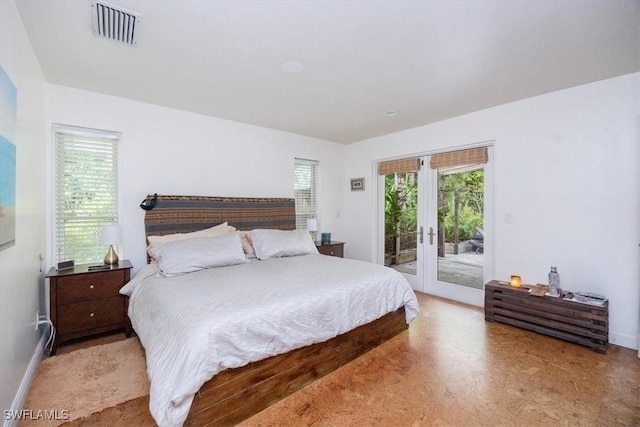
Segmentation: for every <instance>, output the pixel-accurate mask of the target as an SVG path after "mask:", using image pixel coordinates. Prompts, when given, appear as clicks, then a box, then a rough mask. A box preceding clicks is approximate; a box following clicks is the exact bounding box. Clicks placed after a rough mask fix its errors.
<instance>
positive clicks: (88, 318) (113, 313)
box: [56, 296, 124, 335]
mask: <svg viewBox="0 0 640 427" xmlns="http://www.w3.org/2000/svg"><path fill="white" fill-rule="evenodd" d="M123 319H124V299H123V297H119V296H118V297H114V298H107V299H103V300H100V301H89V302H82V303H78V304H71V305H65V306H63V307H60V308H59V311H58V323H57V325H56V327H57V328H58V333H59V334H61V335H64V334H69V333H72V332H78V331H85V330H89V329H95V328H99V327H101V326H106V325H111V324H116V323H122V322H123Z"/></svg>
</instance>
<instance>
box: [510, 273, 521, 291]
mask: <svg viewBox="0 0 640 427" xmlns="http://www.w3.org/2000/svg"><path fill="white" fill-rule="evenodd" d="M509 284H511V286H512V287H514V288H519V287H520V286H522V279H520V276H511V281H510V282H509Z"/></svg>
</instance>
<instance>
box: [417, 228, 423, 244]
mask: <svg viewBox="0 0 640 427" xmlns="http://www.w3.org/2000/svg"><path fill="white" fill-rule="evenodd" d="M418 235H419V236H420V243H422V242H423V241H424V230H423V228H422V226H420V231H418Z"/></svg>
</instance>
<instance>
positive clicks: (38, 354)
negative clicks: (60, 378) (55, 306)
mask: <svg viewBox="0 0 640 427" xmlns="http://www.w3.org/2000/svg"><path fill="white" fill-rule="evenodd" d="M49 330H50V326H49V325H46V326H45V327H44V328H43V330H42V333H41V334H40V340H39V341H38V345H37V346H36V351H35V352H34V353H33V356H32V357H31V361H30V362H29V366H28V367H27V371H26V372H25V373H24V377H22V381H21V382H20V387H19V388H18V392H17V393H16V396H15V397H14V399H13V403H12V404H11V408H10V409H9V411H11V412H10V414H18V413H19V411H20V410H21V409H23V405H24V402H25V401H26V400H27V396H28V395H29V388H31V383H32V382H33V379H34V378H35V376H36V372H38V366H40V362H41V361H42V357H43V356H44V347H45V345H47V341H48V339H49V332H50V331H49ZM3 418H4V419H5V420H4V424H2V426H3V427H13V426H15V425H17V422H18V419H17V418H15V417H8V418H10V419H6V418H7V414H6V413H5V414H3Z"/></svg>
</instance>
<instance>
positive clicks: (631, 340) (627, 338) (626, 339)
mask: <svg viewBox="0 0 640 427" xmlns="http://www.w3.org/2000/svg"><path fill="white" fill-rule="evenodd" d="M609 344H615V345H619V346H620V347H626V348H630V349H631V350H640V348H639V347H638V346H639V345H640V342H638V338H637V337H634V336H631V335H623V334H617V333H615V332H611V331H609ZM638 357H640V352H638Z"/></svg>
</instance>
